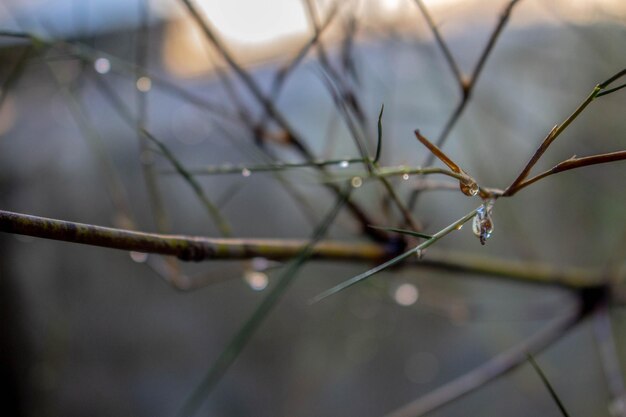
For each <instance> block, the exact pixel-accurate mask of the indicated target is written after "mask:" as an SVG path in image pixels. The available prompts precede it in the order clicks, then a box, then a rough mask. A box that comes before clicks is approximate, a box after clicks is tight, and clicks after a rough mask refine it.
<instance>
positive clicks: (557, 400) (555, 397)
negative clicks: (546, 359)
mask: <svg viewBox="0 0 626 417" xmlns="http://www.w3.org/2000/svg"><path fill="white" fill-rule="evenodd" d="M528 362H529V363H530V364H531V366H532V367H533V369H534V370H535V372H537V375H539V378H540V379H541V382H543V385H544V386H545V387H546V389H547V390H548V392H549V393H550V396H551V397H552V399H553V400H554V402H555V403H556V405H557V407H559V410H560V411H561V414H563V417H569V413H568V412H567V409H566V408H565V405H563V401H561V399H560V398H559V396H558V394H557V393H556V391H555V390H554V387H553V386H552V384H551V383H550V381H549V380H548V377H547V376H546V374H545V373H544V372H543V370H542V369H541V367H540V366H539V364H538V363H537V361H535V358H533V355H531V354H530V353H529V354H528Z"/></svg>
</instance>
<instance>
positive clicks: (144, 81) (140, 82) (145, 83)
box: [136, 77, 152, 93]
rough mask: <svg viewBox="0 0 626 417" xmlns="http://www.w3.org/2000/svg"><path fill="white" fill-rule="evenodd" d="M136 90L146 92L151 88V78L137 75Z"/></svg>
mask: <svg viewBox="0 0 626 417" xmlns="http://www.w3.org/2000/svg"><path fill="white" fill-rule="evenodd" d="M136 85H137V90H139V91H141V92H142V93H147V92H148V91H150V89H151V88H152V80H151V79H150V78H149V77H139V78H138V79H137V83H136Z"/></svg>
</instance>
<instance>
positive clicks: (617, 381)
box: [593, 306, 626, 417]
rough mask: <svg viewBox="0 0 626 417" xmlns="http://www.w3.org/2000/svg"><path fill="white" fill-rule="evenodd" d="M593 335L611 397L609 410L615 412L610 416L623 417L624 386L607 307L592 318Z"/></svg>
mask: <svg viewBox="0 0 626 417" xmlns="http://www.w3.org/2000/svg"><path fill="white" fill-rule="evenodd" d="M593 335H594V339H595V341H596V344H597V346H598V352H599V354H600V362H601V363H602V370H603V371H604V376H605V378H606V381H607V388H608V390H609V393H610V395H611V401H612V404H611V406H610V407H609V408H610V409H613V410H614V411H615V413H611V414H614V415H616V416H619V417H624V416H625V415H626V410H625V409H624V407H620V405H623V403H624V401H626V386H625V384H624V375H623V373H622V366H621V364H620V358H619V355H618V349H617V343H616V341H615V337H614V336H613V326H612V323H611V316H610V315H609V311H608V307H607V306H601V307H600V308H599V309H598V311H597V312H596V313H595V314H594V316H593ZM613 406H616V407H613Z"/></svg>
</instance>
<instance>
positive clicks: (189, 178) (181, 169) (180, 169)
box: [95, 77, 230, 236]
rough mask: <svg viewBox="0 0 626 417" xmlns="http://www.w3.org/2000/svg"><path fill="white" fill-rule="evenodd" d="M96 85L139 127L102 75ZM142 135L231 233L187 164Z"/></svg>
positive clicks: (147, 134) (144, 132) (222, 228)
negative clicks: (153, 145) (154, 146)
mask: <svg viewBox="0 0 626 417" xmlns="http://www.w3.org/2000/svg"><path fill="white" fill-rule="evenodd" d="M95 81H96V85H97V86H98V87H99V89H100V91H101V92H102V93H103V95H104V97H105V98H107V99H108V100H109V101H110V102H111V104H112V106H113V108H114V109H115V110H116V111H117V112H118V114H119V115H120V117H121V118H122V119H123V120H124V121H125V122H126V123H127V124H128V125H129V126H130V127H131V128H133V129H137V125H136V123H135V120H134V118H133V117H132V114H131V112H130V110H129V109H128V108H127V107H126V105H125V104H124V101H123V100H122V99H121V98H120V97H119V96H118V95H117V94H116V93H115V91H114V90H113V89H112V88H111V87H110V86H109V85H108V84H107V83H106V82H105V81H104V80H103V79H102V78H100V77H96V78H95ZM137 133H138V134H140V135H141V136H142V137H144V138H146V139H148V140H149V141H150V142H152V143H154V144H155V145H156V147H157V149H158V150H159V152H160V153H161V155H163V156H164V157H165V159H167V160H168V162H169V163H170V164H171V165H172V166H173V167H174V169H175V170H176V172H177V173H178V174H179V175H180V177H181V178H182V179H183V180H184V181H185V182H186V183H187V184H188V185H189V187H191V189H192V191H193V192H194V194H195V195H196V197H198V199H199V200H200V202H201V203H202V205H203V206H204V208H205V209H206V210H207V213H208V214H209V217H210V218H211V220H212V221H213V223H215V225H216V226H217V228H218V230H219V231H220V233H221V234H222V235H223V236H229V235H230V226H229V225H228V222H227V221H226V219H225V218H224V217H223V216H222V214H221V213H220V211H219V209H218V208H217V206H216V205H215V204H214V203H213V202H212V201H211V200H210V199H209V197H208V196H207V195H206V193H205V192H204V190H203V189H202V186H201V185H200V183H199V182H198V181H197V180H196V179H195V178H194V176H193V175H191V174H190V173H189V172H188V171H187V169H186V168H185V166H184V165H183V164H182V163H181V162H180V161H179V160H178V158H176V156H174V154H173V153H172V152H171V151H170V149H169V148H168V147H167V146H166V145H165V143H163V142H162V141H160V140H159V139H157V138H156V137H155V136H154V135H153V134H151V133H150V132H148V131H147V130H146V129H140V130H139V131H138V132H137Z"/></svg>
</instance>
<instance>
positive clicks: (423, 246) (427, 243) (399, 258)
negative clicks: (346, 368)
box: [310, 208, 478, 304]
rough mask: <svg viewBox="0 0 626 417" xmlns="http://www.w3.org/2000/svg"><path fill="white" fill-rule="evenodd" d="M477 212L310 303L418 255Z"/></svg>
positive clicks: (322, 294) (472, 212) (468, 214)
mask: <svg viewBox="0 0 626 417" xmlns="http://www.w3.org/2000/svg"><path fill="white" fill-rule="evenodd" d="M477 210H478V208H475V209H474V210H472V211H470V212H469V213H467V214H466V215H465V216H463V217H461V218H460V219H459V220H457V221H455V222H454V223H451V224H449V225H448V226H446V227H444V228H443V229H441V230H440V231H438V232H437V233H435V234H434V235H432V236H431V237H430V239H428V240H427V241H425V242H422V243H421V244H419V245H417V246H416V247H414V248H413V249H410V250H408V251H406V252H404V253H402V254H400V255H398V256H396V257H395V258H393V259H390V260H388V261H387V262H385V263H382V264H380V265H378V266H376V267H374V268H372V269H369V270H367V271H365V272H363V273H362V274H359V275H357V276H355V277H352V278H350V279H349V280H347V281H344V282H342V283H341V284H339V285H336V286H334V287H332V288H330V289H328V290H326V291H324V292H322V293H321V294H319V295H317V296H316V297H313V298H312V299H311V301H310V303H311V304H315V303H317V302H320V301H322V300H323V299H325V298H327V297H330V296H331V295H334V294H337V293H338V292H339V291H343V290H345V289H346V288H348V287H351V286H353V285H354V284H357V283H359V282H361V281H363V280H364V279H367V278H369V277H371V276H372V275H375V274H377V273H379V272H380V271H382V270H384V269H387V268H389V267H390V266H393V265H395V264H397V263H398V262H401V261H403V260H404V259H406V258H408V257H409V256H411V255H413V254H420V253H421V251H422V250H424V249H426V248H428V247H429V246H431V245H432V244H434V243H435V242H437V241H438V240H439V239H441V238H442V237H444V236H445V235H447V234H448V233H450V232H452V231H453V230H458V229H459V228H460V226H462V225H463V224H465V223H466V222H468V221H469V220H471V219H472V218H473V217H474V215H476V211H477Z"/></svg>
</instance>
